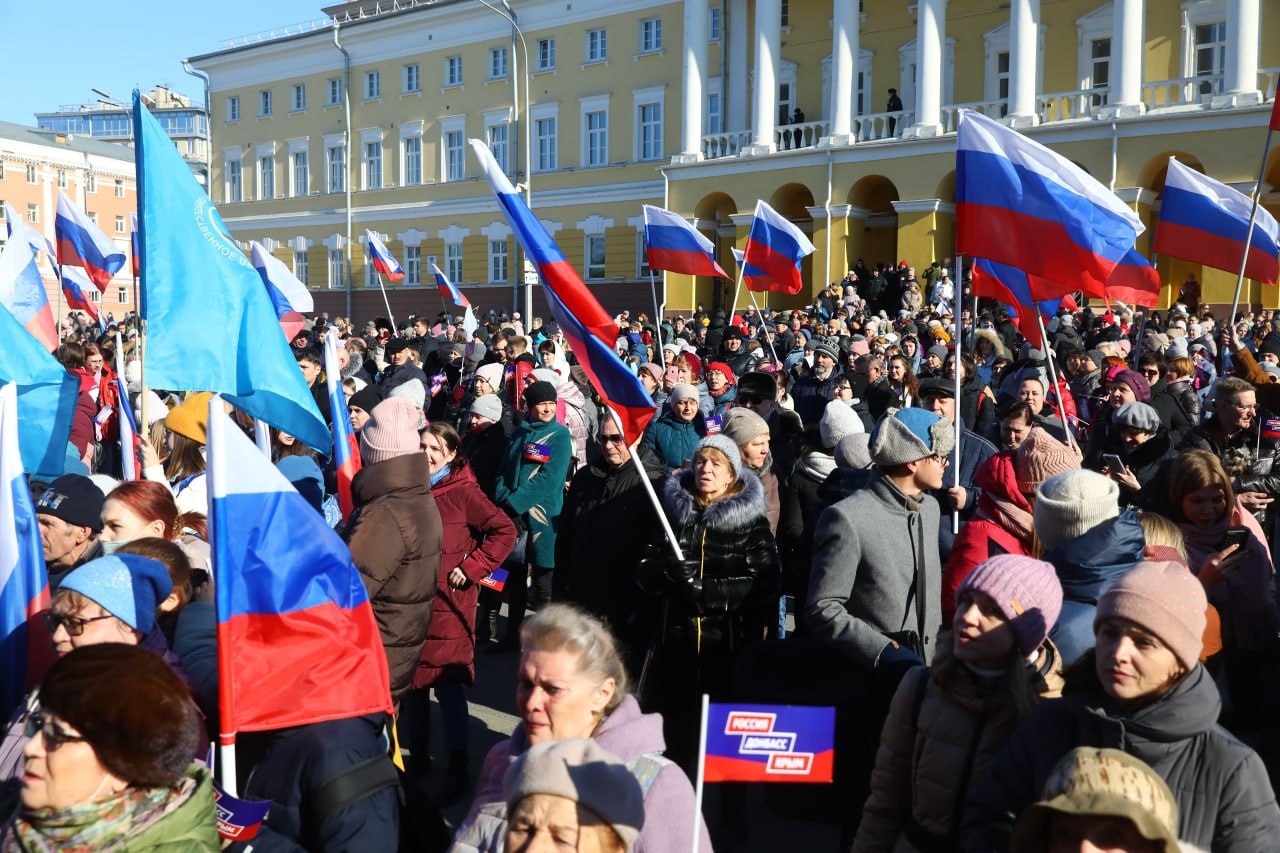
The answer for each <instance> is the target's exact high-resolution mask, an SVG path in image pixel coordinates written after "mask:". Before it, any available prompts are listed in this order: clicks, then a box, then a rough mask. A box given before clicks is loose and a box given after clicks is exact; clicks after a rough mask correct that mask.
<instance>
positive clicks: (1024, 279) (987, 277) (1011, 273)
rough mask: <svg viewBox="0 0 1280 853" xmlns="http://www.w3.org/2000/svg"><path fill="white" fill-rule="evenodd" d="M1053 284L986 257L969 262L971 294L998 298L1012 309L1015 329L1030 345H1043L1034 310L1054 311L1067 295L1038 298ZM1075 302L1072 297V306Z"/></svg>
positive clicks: (1051, 312) (1047, 312) (1054, 312)
mask: <svg viewBox="0 0 1280 853" xmlns="http://www.w3.org/2000/svg"><path fill="white" fill-rule="evenodd" d="M1055 286H1056V285H1054V283H1053V282H1050V281H1045V280H1044V279H1041V278H1038V277H1037V276H1031V275H1027V273H1025V272H1024V271H1022V270H1020V269H1017V268H1016V267H1011V266H1009V265H1008V264H1000V263H996V262H995V261H991V260H988V259H987V258H975V259H974V261H973V294H974V295H975V296H985V297H987V298H989V299H998V300H1000V301H1001V302H1003V303H1004V304H1005V305H1008V306H1010V307H1011V308H1013V309H1014V313H1015V314H1017V316H1018V331H1020V332H1022V336H1023V337H1024V338H1026V339H1027V340H1028V341H1029V342H1030V343H1031V345H1032V346H1033V347H1036V348H1037V349H1040V348H1042V347H1043V346H1044V336H1043V335H1041V334H1040V322H1039V320H1037V319H1036V312H1037V311H1038V312H1039V313H1040V314H1042V315H1044V316H1046V317H1052V316H1053V315H1055V314H1057V313H1058V308H1059V307H1061V305H1062V303H1063V301H1064V300H1065V299H1070V297H1069V296H1065V295H1062V296H1050V297H1049V298H1047V299H1044V298H1040V299H1038V298H1037V296H1041V295H1042V294H1044V293H1046V292H1052V290H1053V289H1054V287H1055ZM1074 304H1075V301H1074V300H1072V305H1074Z"/></svg>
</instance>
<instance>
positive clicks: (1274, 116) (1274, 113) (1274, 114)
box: [1271, 93, 1280, 130]
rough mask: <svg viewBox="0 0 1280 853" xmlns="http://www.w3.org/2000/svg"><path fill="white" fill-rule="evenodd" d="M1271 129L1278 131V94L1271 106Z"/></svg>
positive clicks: (1279, 111)
mask: <svg viewBox="0 0 1280 853" xmlns="http://www.w3.org/2000/svg"><path fill="white" fill-rule="evenodd" d="M1271 129H1272V130H1280V93H1277V94H1276V95H1275V103H1274V104H1272V106H1271Z"/></svg>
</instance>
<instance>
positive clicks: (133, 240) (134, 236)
mask: <svg viewBox="0 0 1280 853" xmlns="http://www.w3.org/2000/svg"><path fill="white" fill-rule="evenodd" d="M129 250H130V254H131V255H132V256H133V277H134V278H137V277H138V276H140V275H142V256H141V255H139V254H138V214H136V213H130V214H129Z"/></svg>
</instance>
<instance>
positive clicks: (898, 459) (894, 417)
mask: <svg viewBox="0 0 1280 853" xmlns="http://www.w3.org/2000/svg"><path fill="white" fill-rule="evenodd" d="M955 442H956V439H955V430H953V429H952V428H951V421H948V420H946V419H944V418H941V417H939V416H938V415H935V414H934V413H933V412H930V411H928V410H927V409H916V408H911V409H890V410H889V411H887V412H885V414H884V415H883V416H882V417H881V418H880V420H879V421H878V422H877V423H876V426H875V429H874V430H872V432H871V461H872V462H873V463H874V464H875V465H878V466H880V467H882V468H891V467H893V466H894V465H905V464H906V463H908V462H915V461H917V460H919V459H924V458H925V457H926V456H935V455H936V456H946V455H947V454H949V453H950V452H951V449H952V448H953V447H955Z"/></svg>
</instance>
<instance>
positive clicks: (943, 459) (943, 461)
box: [929, 453, 951, 468]
mask: <svg viewBox="0 0 1280 853" xmlns="http://www.w3.org/2000/svg"><path fill="white" fill-rule="evenodd" d="M929 458H930V459H932V460H933V461H934V462H937V463H938V464H939V465H941V466H942V467H943V468H946V467H947V466H948V465H950V464H951V457H949V456H939V455H938V454H936V453H935V454H933V455H932V456H930V457H929Z"/></svg>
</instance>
